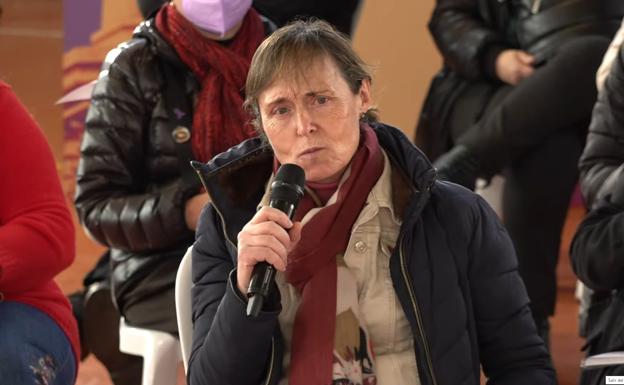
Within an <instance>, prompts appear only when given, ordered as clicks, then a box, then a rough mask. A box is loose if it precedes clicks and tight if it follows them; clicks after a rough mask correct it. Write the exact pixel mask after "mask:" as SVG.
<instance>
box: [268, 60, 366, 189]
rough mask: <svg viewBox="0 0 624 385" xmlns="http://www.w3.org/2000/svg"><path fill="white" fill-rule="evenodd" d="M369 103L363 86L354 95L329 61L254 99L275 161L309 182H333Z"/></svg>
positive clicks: (277, 82) (351, 148)
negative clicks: (292, 168)
mask: <svg viewBox="0 0 624 385" xmlns="http://www.w3.org/2000/svg"><path fill="white" fill-rule="evenodd" d="M370 97H371V95H370V82H369V81H368V80H364V81H362V86H361V87H360V90H359V91H358V93H356V94H353V92H351V89H350V88H349V86H348V85H347V82H346V81H345V80H344V79H343V77H342V75H341V74H340V70H339V69H338V67H337V66H336V64H334V61H333V60H331V59H330V58H329V57H321V58H318V59H316V60H314V61H313V62H312V63H310V65H309V66H308V68H305V69H302V71H301V72H300V73H299V74H296V75H293V76H285V77H279V78H277V79H276V80H275V81H273V83H271V84H270V85H269V86H268V87H267V88H266V89H265V90H264V91H263V92H261V93H260V95H259V97H258V105H259V108H260V117H261V119H262V126H263V129H264V132H265V134H266V136H267V138H268V139H269V143H270V144H271V147H272V148H273V151H274V153H275V156H276V157H277V160H278V161H279V162H280V163H282V164H284V163H295V164H297V165H299V166H300V167H302V168H303V169H304V170H305V174H306V180H307V181H309V182H322V183H329V182H335V181H338V180H339V179H340V177H341V176H342V173H343V172H344V170H345V169H346V167H347V166H348V165H349V162H350V161H351V158H352V157H353V155H354V154H355V151H356V150H357V147H358V143H359V140H360V130H359V117H360V114H361V113H362V112H366V111H367V110H368V108H369V107H370V103H371V98H370Z"/></svg>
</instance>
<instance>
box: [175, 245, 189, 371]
mask: <svg viewBox="0 0 624 385" xmlns="http://www.w3.org/2000/svg"><path fill="white" fill-rule="evenodd" d="M192 250H193V247H192V246H191V247H189V248H188V250H187V251H186V254H184V257H183V258H182V262H180V267H178V273H177V275H176V283H175V303H176V316H177V318H178V334H179V335H180V348H181V351H182V362H183V363H184V372H185V373H186V371H187V368H188V360H189V356H190V355H191V344H192V341H193V338H192V337H193V321H192V319H191V286H192V280H191V261H192V258H191V254H192Z"/></svg>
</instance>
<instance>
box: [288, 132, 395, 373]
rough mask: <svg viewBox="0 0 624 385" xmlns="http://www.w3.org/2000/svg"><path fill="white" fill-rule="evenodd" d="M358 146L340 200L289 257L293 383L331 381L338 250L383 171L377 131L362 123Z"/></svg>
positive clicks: (306, 205)
mask: <svg viewBox="0 0 624 385" xmlns="http://www.w3.org/2000/svg"><path fill="white" fill-rule="evenodd" d="M360 132H361V135H360V145H359V147H358V150H357V151H356V153H355V155H354V156H353V160H352V161H351V169H350V174H349V176H348V177H347V179H346V180H345V181H344V183H343V184H342V185H341V186H340V187H339V190H338V196H337V201H336V202H335V203H333V204H330V205H329V206H326V207H324V208H323V209H321V210H320V211H319V212H318V213H316V215H314V216H313V217H312V218H311V219H310V221H309V222H308V223H306V224H305V225H304V226H303V229H302V235H301V240H300V241H299V244H298V245H297V247H296V248H295V249H294V250H293V251H292V252H291V253H290V255H289V256H288V267H287V269H286V280H287V281H288V282H289V283H290V284H291V285H293V286H295V287H296V288H297V289H298V290H299V292H300V293H301V304H300V306H299V309H298V310H297V315H296V318H295V324H294V329H293V339H292V341H293V342H292V350H291V366H290V376H289V383H291V384H296V385H329V384H331V383H332V365H333V348H334V337H335V336H334V334H335V325H336V290H337V289H336V287H337V285H336V280H337V265H336V255H338V254H342V253H344V251H345V250H346V248H347V245H348V243H349V238H350V236H351V228H352V227H353V225H354V223H355V221H356V219H357V218H358V216H359V214H360V212H361V211H362V208H363V207H364V204H365V203H366V199H367V197H368V195H369V193H370V191H371V189H372V188H373V186H374V185H375V183H376V182H377V180H378V179H379V177H380V176H381V173H382V172H383V167H384V166H383V163H384V161H383V154H382V153H381V150H380V148H379V143H378V141H377V136H376V135H375V132H374V131H373V130H372V128H370V127H369V126H368V125H364V124H363V125H362V126H361V130H360ZM315 206H316V205H315V204H314V202H313V200H312V198H311V197H310V196H309V195H308V194H306V195H305V196H304V197H303V199H302V201H301V203H300V205H299V209H298V210H297V212H296V215H295V220H296V221H300V220H301V219H302V218H303V216H305V214H306V213H307V212H308V211H309V210H310V209H311V208H313V207H315Z"/></svg>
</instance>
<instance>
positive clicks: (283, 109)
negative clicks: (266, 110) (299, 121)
mask: <svg viewBox="0 0 624 385" xmlns="http://www.w3.org/2000/svg"><path fill="white" fill-rule="evenodd" d="M287 113H288V107H277V108H276V109H275V110H274V114H275V115H285V114H287Z"/></svg>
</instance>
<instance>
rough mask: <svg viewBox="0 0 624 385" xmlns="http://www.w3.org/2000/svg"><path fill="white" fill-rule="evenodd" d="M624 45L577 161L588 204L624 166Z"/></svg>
mask: <svg viewBox="0 0 624 385" xmlns="http://www.w3.org/2000/svg"><path fill="white" fill-rule="evenodd" d="M623 55H624V46H623V47H620V50H619V52H618V55H617V57H616V58H615V62H614V63H613V67H612V68H611V72H610V73H609V75H608V76H607V79H606V82H605V85H604V89H603V90H602V91H601V92H600V93H599V95H598V101H597V102H596V105H595V106H594V111H593V114H592V120H591V125H590V127H589V134H588V135H587V144H586V145H585V150H584V151H583V155H582V156H581V160H580V162H579V169H580V172H581V176H580V183H581V191H582V192H583V196H584V198H585V201H586V203H587V205H588V206H589V207H592V206H593V205H594V204H596V203H597V202H599V201H600V200H602V199H603V198H604V197H605V196H606V194H607V192H608V191H610V190H611V189H612V188H613V184H614V183H615V181H616V180H617V179H618V178H619V177H620V175H621V174H622V168H623V167H624V166H623V164H624V58H623Z"/></svg>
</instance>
